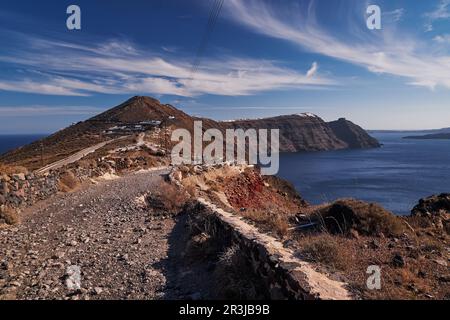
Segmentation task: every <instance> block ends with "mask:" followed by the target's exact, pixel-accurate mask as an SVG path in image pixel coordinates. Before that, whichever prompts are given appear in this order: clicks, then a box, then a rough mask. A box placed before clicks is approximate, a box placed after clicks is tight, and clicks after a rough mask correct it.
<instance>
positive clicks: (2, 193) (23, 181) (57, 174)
mask: <svg viewBox="0 0 450 320" xmlns="http://www.w3.org/2000/svg"><path fill="white" fill-rule="evenodd" d="M69 170H70V172H71V173H72V174H73V176H74V177H75V178H76V179H78V180H79V181H80V182H82V181H83V180H86V179H89V178H94V177H98V176H101V175H102V174H104V173H106V172H108V171H110V170H111V167H107V168H106V167H105V168H101V167H97V168H95V169H93V168H82V167H75V166H74V167H71V168H62V169H59V170H53V171H50V172H47V173H44V174H36V173H28V174H23V173H18V174H10V175H7V174H3V175H0V206H3V205H4V206H8V207H10V208H14V209H20V208H23V207H27V206H30V205H32V204H34V203H36V202H37V201H41V200H45V199H48V198H49V197H51V196H53V195H55V194H56V193H58V191H60V185H59V181H60V179H61V177H62V176H63V175H64V174H66V173H67V172H69Z"/></svg>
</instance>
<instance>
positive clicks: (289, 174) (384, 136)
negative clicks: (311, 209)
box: [279, 133, 450, 215]
mask: <svg viewBox="0 0 450 320" xmlns="http://www.w3.org/2000/svg"><path fill="white" fill-rule="evenodd" d="M405 135H411V133H407V134H404V133H378V134H373V136H374V137H376V138H377V139H378V140H379V141H380V142H381V143H383V144H384V146H383V147H382V148H380V149H370V150H343V151H331V152H319V153H295V154H282V155H281V158H280V173H279V176H280V177H282V178H285V179H287V180H289V181H291V182H292V183H293V184H294V185H295V187H296V188H297V190H298V191H299V192H300V194H301V195H302V196H303V197H304V198H305V199H306V200H307V201H309V202H310V203H313V204H319V203H322V202H327V201H334V200H336V199H339V198H349V197H351V198H356V199H361V200H366V201H370V202H376V203H379V204H381V205H382V206H384V207H385V208H387V209H389V210H391V211H393V212H395V213H397V214H400V215H404V214H409V213H410V211H411V209H412V207H413V206H414V205H415V204H416V203H417V201H418V200H419V199H420V198H423V197H426V196H430V195H432V194H438V193H442V192H450V140H405V139H402V137H403V136H405ZM418 135H420V133H418Z"/></svg>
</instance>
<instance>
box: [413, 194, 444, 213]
mask: <svg viewBox="0 0 450 320" xmlns="http://www.w3.org/2000/svg"><path fill="white" fill-rule="evenodd" d="M449 213H450V193H442V194H440V195H434V196H431V197H428V198H424V199H420V200H419V203H418V204H417V205H416V206H415V207H414V208H413V209H412V210H411V214H412V215H413V216H421V217H424V216H425V217H427V216H428V217H430V216H435V215H441V214H449Z"/></svg>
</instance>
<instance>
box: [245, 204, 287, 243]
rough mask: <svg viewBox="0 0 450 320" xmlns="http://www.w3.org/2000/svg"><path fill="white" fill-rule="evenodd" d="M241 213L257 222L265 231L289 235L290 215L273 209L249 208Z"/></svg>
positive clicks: (282, 235) (282, 236) (284, 235)
mask: <svg viewBox="0 0 450 320" xmlns="http://www.w3.org/2000/svg"><path fill="white" fill-rule="evenodd" d="M239 215H241V216H243V217H244V218H247V219H249V220H251V221H252V222H254V223H256V224H257V225H258V227H260V228H261V229H262V230H263V231H266V232H272V233H275V234H276V235H277V236H278V237H280V238H284V237H286V236H288V235H289V228H290V223H289V219H290V215H286V214H281V213H278V212H276V211H271V210H267V211H266V210H249V211H243V212H240V213H239Z"/></svg>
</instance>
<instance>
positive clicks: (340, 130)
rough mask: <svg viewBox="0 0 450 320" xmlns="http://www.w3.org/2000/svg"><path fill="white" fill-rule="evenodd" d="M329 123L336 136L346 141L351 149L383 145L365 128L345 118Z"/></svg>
mask: <svg viewBox="0 0 450 320" xmlns="http://www.w3.org/2000/svg"><path fill="white" fill-rule="evenodd" d="M328 125H329V126H330V128H331V130H332V131H333V133H334V134H335V135H336V137H338V138H339V140H341V141H344V142H345V144H346V145H347V147H348V148H350V149H365V148H378V147H380V146H381V145H380V143H379V142H378V140H377V139H375V138H373V137H371V136H370V135H369V134H368V133H367V132H366V131H365V130H364V129H363V128H361V127H360V126H357V125H356V124H354V123H353V122H351V121H348V120H346V119H344V118H341V119H339V120H337V121H332V122H329V123H328Z"/></svg>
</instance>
